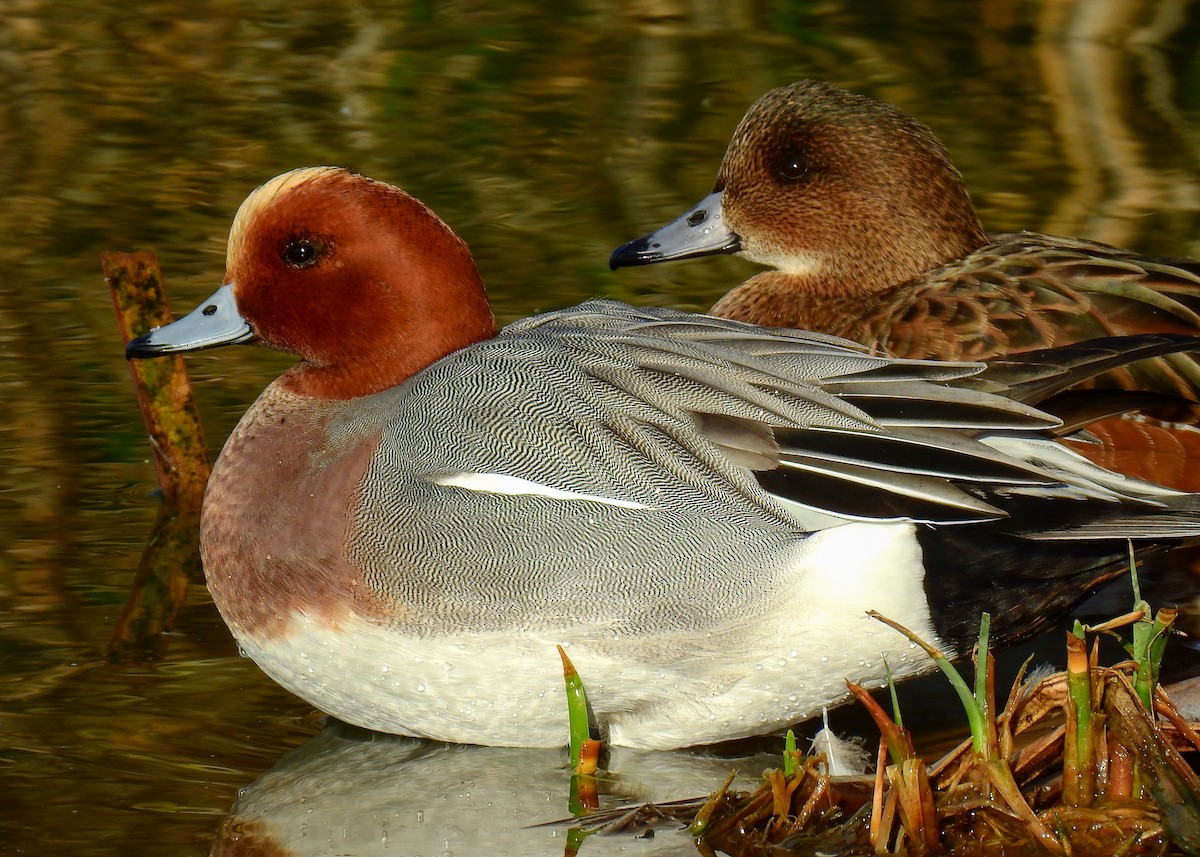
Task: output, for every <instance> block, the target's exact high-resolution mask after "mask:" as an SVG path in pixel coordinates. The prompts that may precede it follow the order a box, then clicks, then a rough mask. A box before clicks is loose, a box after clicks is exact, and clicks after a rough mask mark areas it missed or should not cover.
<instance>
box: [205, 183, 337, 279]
mask: <svg viewBox="0 0 1200 857" xmlns="http://www.w3.org/2000/svg"><path fill="white" fill-rule="evenodd" d="M345 173H346V171H345V170H343V169H342V168H340V167H301V168H300V169H298V170H292V171H291V172H286V173H283V174H282V175H278V176H275V178H273V179H271V180H270V181H269V182H267V183H266V184H263V185H261V186H259V187H257V188H255V189H254V190H252V191H251V192H250V195H249V196H248V197H246V199H245V200H243V202H242V204H241V205H240V206H239V207H238V210H237V214H236V215H234V218H233V225H232V226H231V227H229V244H228V245H227V248H226V251H225V259H226V262H227V263H230V262H232V261H233V257H234V255H235V254H236V253H237V251H238V250H239V249H240V247H241V243H242V236H243V235H245V232H246V228H247V226H248V225H249V224H250V221H252V220H253V219H254V218H255V217H256V216H258V213H259V212H260V211H263V210H264V209H266V208H268V207H270V205H271V203H272V202H274V201H275V200H276V198H278V197H279V196H282V195H283V194H285V193H287V192H288V191H289V190H291V189H292V188H294V187H296V186H298V185H302V184H304V183H305V182H308V181H312V180H314V179H318V178H322V177H324V176H328V175H344V174H345Z"/></svg>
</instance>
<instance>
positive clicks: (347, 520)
mask: <svg viewBox="0 0 1200 857" xmlns="http://www.w3.org/2000/svg"><path fill="white" fill-rule="evenodd" d="M361 401H362V400H353V399H352V400H341V401H335V400H323V399H314V398H309V397H305V396H297V395H294V394H292V393H289V392H286V391H285V390H283V389H282V388H281V385H280V382H278V381H276V382H275V383H274V384H272V385H271V386H269V387H268V388H267V389H266V390H265V391H264V392H263V394H262V395H261V396H260V397H259V398H258V400H257V401H256V402H255V403H254V405H253V406H251V408H250V410H249V411H247V412H246V414H245V416H243V417H242V419H241V421H240V422H239V423H238V425H237V427H236V428H235V429H234V431H233V433H232V434H231V435H230V437H229V440H228V441H227V442H226V444H225V448H224V449H223V450H222V452H221V455H220V457H219V458H218V460H217V463H216V465H214V467H213V472H212V478H211V479H210V481H209V484H208V490H207V493H206V494H205V499H204V511H203V517H202V521H201V553H202V555H203V559H204V570H205V576H206V578H207V580H208V587H209V591H210V592H211V594H212V597H213V600H214V601H215V602H216V605H217V608H218V609H219V610H220V611H221V615H222V616H223V617H224V619H225V622H226V623H227V624H228V625H229V627H230V630H231V631H233V634H234V636H235V637H238V638H241V637H243V636H251V637H253V638H254V639H256V640H259V641H264V640H267V639H270V638H273V637H276V636H278V635H280V634H283V633H286V631H287V627H288V624H289V622H290V620H291V616H292V614H293V613H294V612H304V613H306V614H307V615H308V616H309V617H312V618H316V619H318V620H321V621H325V622H327V623H328V624H330V625H332V626H336V625H337V624H338V622H339V620H340V619H342V618H344V617H345V616H346V615H347V614H348V613H349V612H350V611H351V610H353V611H355V612H357V613H359V614H363V615H368V616H375V615H378V614H379V613H380V612H381V607H380V605H379V604H378V603H377V602H376V601H375V600H374V599H373V597H372V596H371V595H370V593H369V592H368V590H367V588H366V587H365V586H364V585H363V580H362V575H361V573H360V571H359V569H358V568H356V567H354V566H353V565H351V564H350V563H349V562H348V561H347V559H346V550H345V548H346V542H347V534H348V530H349V528H350V526H351V516H352V511H353V509H354V508H355V506H356V505H357V501H358V496H359V485H360V483H361V482H362V478H363V474H364V473H365V472H366V469H367V465H368V463H369V461H370V459H371V456H372V454H373V453H374V452H375V450H376V448H377V446H378V444H379V438H380V433H379V427H378V424H377V422H375V421H373V420H370V419H367V420H363V419H358V420H350V419H347V416H348V415H349V414H350V413H351V412H349V411H348V409H350V408H354V407H356V406H358V405H359V403H361Z"/></svg>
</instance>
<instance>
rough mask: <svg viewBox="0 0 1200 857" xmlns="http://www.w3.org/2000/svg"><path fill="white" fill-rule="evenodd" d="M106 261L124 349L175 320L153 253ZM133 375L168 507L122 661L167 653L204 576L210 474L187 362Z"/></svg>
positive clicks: (124, 618)
mask: <svg viewBox="0 0 1200 857" xmlns="http://www.w3.org/2000/svg"><path fill="white" fill-rule="evenodd" d="M101 262H102V265H103V268H104V276H105V280H106V281H107V283H108V287H109V292H110V294H111V295H112V301H113V307H114V309H115V310H116V314H117V326H118V328H119V329H120V332H121V340H122V343H123V344H124V343H128V342H129V340H130V339H131V338H132V337H133V336H134V335H136V334H141V333H144V332H145V331H147V330H150V329H151V328H154V327H159V326H161V325H164V324H167V323H169V322H170V321H171V320H172V319H171V313H170V310H169V309H168V307H167V299H166V294H165V293H164V291H163V287H162V277H161V275H160V273H159V269H158V260H157V259H156V258H155V257H154V255H153V254H151V253H106V254H104V255H103V256H102V257H101ZM129 371H130V373H131V375H132V376H133V386H134V390H135V391H136V393H137V398H138V403H139V405H140V406H141V410H142V417H143V419H144V420H145V423H146V429H147V431H148V432H149V435H150V449H151V451H152V453H153V456H154V465H155V468H156V470H157V471H158V481H159V485H160V486H161V487H162V493H163V503H162V505H161V506H160V508H159V512H158V519H157V521H156V522H155V525H154V530H153V532H152V533H151V536H150V538H149V539H148V541H147V544H146V548H145V550H144V551H143V553H142V557H141V561H140V562H139V564H138V570H137V574H136V576H135V578H134V583H133V587H132V592H131V594H130V598H129V601H128V603H127V605H126V607H125V611H124V612H123V613H122V615H121V617H120V619H119V620H118V621H117V627H116V629H115V630H114V633H113V637H112V640H111V641H110V642H109V657H110V658H111V659H113V660H115V661H121V662H130V661H145V660H155V659H157V658H159V657H160V656H161V655H162V650H163V648H164V641H165V639H166V638H165V637H164V633H165V632H167V631H169V630H170V629H171V628H172V627H173V625H174V622H175V617H176V616H177V615H178V612H179V609H180V607H182V605H183V602H184V599H185V598H186V597H187V588H188V584H189V582H190V581H192V580H199V579H201V577H202V572H201V568H200V554H199V522H200V504H201V501H202V500H203V497H204V486H205V484H206V483H207V482H208V474H209V470H210V464H209V457H208V446H207V445H206V444H205V442H204V434H203V432H202V430H201V428H200V417H199V414H198V412H197V410H196V402H195V398H194V397H193V395H192V389H191V384H190V383H189V381H188V377H187V370H186V369H185V367H184V363H183V359H182V358H181V357H178V356H176V357H170V358H167V359H159V360H134V361H130V362H129Z"/></svg>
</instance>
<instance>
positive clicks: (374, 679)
mask: <svg viewBox="0 0 1200 857" xmlns="http://www.w3.org/2000/svg"><path fill="white" fill-rule="evenodd" d="M797 545H798V546H797V551H796V556H795V558H794V564H793V565H792V567H793V569H794V570H795V573H794V574H793V575H791V577H790V578H789V579H790V580H791V581H792V585H791V587H790V591H788V592H785V593H784V594H783V595H782V596H781V597H780V598H779V599H778V601H779V603H778V608H777V609H775V610H773V611H772V612H771V613H770V614H769V615H767V616H765V617H763V616H759V617H755V618H754V619H753V620H752V621H748V620H746V619H744V618H741V617H738V616H734V615H731V616H730V617H729V621H728V622H727V623H726V625H725V626H724V627H723V628H722V629H720V630H719V631H708V632H704V633H701V632H697V633H694V634H688V633H687V632H686V631H677V632H673V633H671V634H660V635H657V636H655V637H653V638H650V639H638V638H622V637H620V636H619V634H617V633H615V632H613V630H612V629H606V628H600V627H591V628H589V627H575V628H565V629H562V630H561V632H560V634H559V636H558V638H555V637H552V636H550V635H545V634H539V635H534V634H514V633H511V632H508V633H503V634H496V633H492V634H480V633H461V634H458V635H453V636H447V635H438V636H433V635H428V636H415V635H412V634H410V633H406V632H405V629H404V627H403V626H400V625H396V626H392V627H389V626H383V625H379V624H376V623H374V622H371V621H368V620H366V619H363V618H361V617H357V616H351V617H350V618H348V619H347V620H345V621H342V622H341V623H340V624H339V625H338V626H336V627H334V626H331V625H329V624H328V622H327V621H313V620H311V619H309V618H308V617H307V616H305V615H303V614H293V617H292V618H293V621H292V623H291V626H290V629H289V632H288V633H286V634H284V635H281V636H277V637H275V638H274V639H273V640H270V641H266V642H264V643H262V644H259V643H257V642H255V641H254V640H252V639H249V638H246V639H242V640H239V643H240V644H241V647H242V650H243V651H244V652H245V654H246V655H248V656H249V657H251V658H253V659H254V660H255V662H257V663H258V665H259V666H260V667H262V669H263V670H264V671H265V672H266V673H267V674H268V675H270V676H271V677H272V678H273V679H275V680H276V681H277V682H279V683H280V684H281V685H283V687H285V688H287V689H288V690H290V691H292V692H293V693H295V694H297V695H298V696H300V697H302V698H303V699H305V700H307V701H308V702H310V703H312V704H313V705H314V706H316V707H318V708H320V709H322V710H323V711H326V712H327V713H329V714H331V715H333V716H335V717H337V718H339V719H341V720H344V721H346V722H349V723H353V724H356V725H359V726H363V727H366V728H368V729H374V730H378V731H383V732H392V733H398V734H404V735H415V736H420V737H427V738H433V739H436V740H441V741H451V742H458V743H474V744H492V745H505V746H534V747H536V746H560V745H563V744H565V743H566V740H567V715H566V702H565V699H564V691H563V678H562V664H561V661H560V660H559V657H558V653H557V651H556V650H555V645H556V644H559V645H562V646H563V647H564V649H566V651H567V653H568V655H569V656H570V657H571V659H572V661H573V663H574V664H575V667H576V668H577V669H578V670H579V673H580V675H581V677H582V678H583V681H584V684H585V686H586V687H587V690H588V695H589V698H590V700H591V704H592V708H593V710H594V712H595V714H596V717H597V719H598V721H599V722H600V724H601V726H602V727H605V728H607V730H608V738H609V740H610V741H611V742H612V743H614V744H618V745H624V746H632V747H646V748H659V749H666V748H672V747H680V746H688V745H693V744H704V743H711V742H714V741H720V740H726V739H732V738H738V737H744V736H748V735H755V734H762V733H766V732H769V731H772V730H775V729H779V728H782V727H784V726H787V725H789V724H791V723H795V722H797V721H799V720H803V719H805V718H807V717H809V716H811V715H813V714H816V713H817V712H819V711H820V709H821V707H822V706H823V705H830V704H835V703H837V702H839V701H841V700H842V699H844V698H845V697H846V695H847V694H846V686H845V679H847V678H849V679H851V680H853V681H857V682H862V683H867V684H869V685H871V686H878V684H879V683H881V682H882V681H883V679H884V676H885V670H884V664H883V656H886V657H887V661H888V665H889V666H890V668H891V671H892V673H893V675H895V676H896V677H898V678H899V677H905V676H910V675H913V674H916V673H919V672H926V671H928V670H929V669H931V668H932V666H933V664H932V663H931V662H930V661H929V660H928V659H927V658H926V657H925V655H924V654H923V653H922V652H921V651H920V650H919V649H917V648H916V647H915V646H914V645H912V644H910V643H909V642H908V641H907V640H906V639H905V638H904V637H902V636H901V635H900V634H899V633H897V632H896V631H893V630H892V629H890V628H888V627H886V626H885V625H883V624H882V623H880V622H877V621H875V620H873V619H870V618H868V617H867V616H866V612H867V611H868V610H877V611H879V612H880V613H882V614H884V615H886V616H888V617H889V618H891V619H894V620H896V621H898V622H900V623H902V624H903V625H905V626H907V627H908V628H910V629H911V630H913V631H915V632H916V633H918V634H919V635H921V636H922V637H923V638H924V639H925V640H927V641H928V642H930V643H932V644H933V645H935V646H939V647H943V650H944V646H943V644H942V642H941V641H940V640H939V639H938V638H937V637H936V635H935V634H934V630H933V626H932V623H931V620H930V616H929V612H928V608H927V606H926V600H925V593H924V587H923V571H922V567H921V563H920V555H919V550H918V547H917V544H916V540H915V539H914V538H913V534H912V527H911V526H910V525H907V524H894V525H879V524H846V525H844V526H840V527H834V528H831V529H828V530H823V531H821V532H819V533H816V534H814V535H812V536H810V537H808V538H806V539H804V540H803V541H800V542H798V543H797ZM681 561H686V558H684V559H682V560H681ZM947 654H950V655H953V652H947Z"/></svg>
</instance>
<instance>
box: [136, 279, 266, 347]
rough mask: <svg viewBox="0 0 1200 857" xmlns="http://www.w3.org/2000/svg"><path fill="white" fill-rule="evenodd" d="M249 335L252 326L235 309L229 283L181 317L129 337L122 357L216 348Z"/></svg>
mask: <svg viewBox="0 0 1200 857" xmlns="http://www.w3.org/2000/svg"><path fill="white" fill-rule="evenodd" d="M253 338H254V329H253V328H251V327H250V324H249V322H247V321H246V320H245V319H244V318H242V316H241V313H239V312H238V308H237V301H235V300H234V297H233V284H232V283H229V284H228V285H224V286H221V288H219V289H217V290H216V292H214V293H213V295H212V297H210V298H209V299H208V300H206V301H204V303H202V304H200V306H198V307H196V309H194V310H192V311H191V312H189V313H188V314H187V315H185V316H184V317H183V318H181V319H178V320H176V321H173V322H171V323H170V324H168V325H164V326H163V327H156V328H155V329H154V330H152V331H150V332H149V333H145V334H142V335H141V336H139V337H137V338H136V339H131V340H130V341H129V344H128V345H127V346H125V359H126V360H132V359H133V358H135V357H159V356H161V355H163V354H180V353H182V352H185V351H200V350H201V349H204V348H220V347H221V346H222V345H236V344H238V343H241V342H249V341H250V340H252V339H253Z"/></svg>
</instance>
